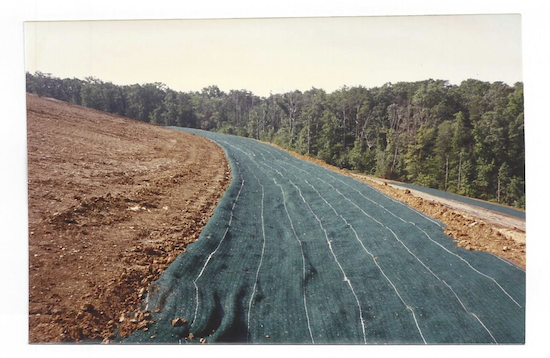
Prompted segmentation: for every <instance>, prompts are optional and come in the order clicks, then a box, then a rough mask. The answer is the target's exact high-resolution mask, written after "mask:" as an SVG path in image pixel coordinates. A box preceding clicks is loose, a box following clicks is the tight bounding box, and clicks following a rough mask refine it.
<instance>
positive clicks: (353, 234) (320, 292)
mask: <svg viewBox="0 0 550 358" xmlns="http://www.w3.org/2000/svg"><path fill="white" fill-rule="evenodd" d="M181 130H185V131H188V132H192V133H195V134H200V135H203V136H205V137H207V138H210V139H212V140H214V141H215V142H216V143H218V144H220V145H221V146H222V147H223V148H224V150H225V151H226V154H227V156H228V159H229V162H230V165H231V168H232V176H233V181H232V183H231V184H230V186H229V188H228V189H227V191H226V193H225V194H224V196H223V198H222V199H221V200H220V202H219V204H218V206H217V207H216V209H215V211H214V214H213V216H212V217H211V218H210V220H209V221H208V223H207V224H206V226H205V227H204V229H203V231H202V232H201V235H200V237H199V239H198V240H197V242H195V243H193V244H192V245H190V246H189V248H188V251H187V252H186V253H184V254H181V255H180V256H178V258H177V259H176V260H175V261H174V262H173V263H172V265H170V267H168V269H167V270H166V271H165V272H164V273H163V274H162V275H161V277H160V278H159V280H158V281H156V282H155V283H154V284H153V285H152V286H151V287H150V289H149V296H148V297H147V308H148V309H149V310H151V311H152V312H153V318H154V324H153V325H152V326H150V327H147V328H146V330H143V331H138V332H135V333H134V334H133V335H132V336H130V337H128V338H127V339H126V340H125V342H126V343H198V342H201V343H216V342H219V343H247V342H248V343H264V344H272V343H308V344H311V343H321V344H339V343H342V344H365V343H366V344H387V343H392V344H439V343H446V344H448V343H490V344H495V343H516V344H517V343H524V342H525V272H524V271H523V270H521V269H519V268H517V267H515V266H512V265H510V264H508V263H507V262H504V261H502V260H500V259H499V258H497V257H495V256H493V255H491V254H488V253H485V252H479V251H475V252H474V251H469V250H466V249H463V248H457V247H456V244H455V243H454V242H453V240H452V239H451V238H449V237H448V236H446V235H445V233H444V232H443V225H442V224H441V223H440V222H438V221H436V220H433V219H430V218H428V217H427V216H425V215H423V214H421V213H420V212H418V211H416V210H413V209H411V208H410V207H408V206H406V205H404V204H403V203H401V202H398V201H396V200H394V199H391V198H389V197H388V196H386V195H384V194H382V193H381V192H379V191H377V190H375V189H373V188H372V187H371V186H369V185H367V184H366V183H363V182H360V181H358V180H355V179H353V178H350V177H347V176H342V175H340V174H338V173H334V172H332V171H330V170H328V169H326V168H322V167H320V166H318V165H316V164H314V163H310V162H306V161H303V160H300V159H298V158H295V157H293V156H291V155H290V154H288V153H286V152H285V151H282V150H280V149H277V148H274V147H272V146H269V145H266V144H263V143H260V142H257V141H253V140H249V139H246V138H240V137H236V136H229V135H223V134H218V133H210V132H203V131H198V130H191V129H181ZM178 318H180V319H178Z"/></svg>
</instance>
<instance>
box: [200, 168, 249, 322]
mask: <svg viewBox="0 0 550 358" xmlns="http://www.w3.org/2000/svg"><path fill="white" fill-rule="evenodd" d="M239 176H241V170H240V167H239ZM243 187H244V179H243V178H242V176H241V187H240V188H239V192H238V193H237V196H236V197H235V201H234V202H233V206H232V208H231V213H230V216H229V222H228V224H227V229H226V230H225V233H224V234H223V237H222V239H221V240H220V242H219V243H218V246H217V247H216V249H215V250H214V251H212V252H211V253H210V255H208V258H207V259H206V262H205V263H204V266H203V267H202V270H201V272H200V273H199V275H198V276H197V278H195V279H194V280H193V285H194V286H195V302H196V304H195V314H194V316H193V321H192V322H191V326H192V325H193V323H195V320H196V319H197V312H198V310H199V287H198V285H197V281H198V280H199V278H201V276H202V274H203V272H204V270H205V269H206V266H207V265H208V263H209V262H210V259H211V258H212V256H214V255H215V254H216V252H217V251H218V249H219V248H220V246H221V244H222V242H223V241H224V240H225V237H226V235H227V232H228V231H229V228H230V227H231V222H232V220H233V211H234V209H235V205H236V204H237V200H239V196H240V195H241V191H242V189H243Z"/></svg>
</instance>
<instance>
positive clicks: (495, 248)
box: [272, 144, 526, 269]
mask: <svg viewBox="0 0 550 358" xmlns="http://www.w3.org/2000/svg"><path fill="white" fill-rule="evenodd" d="M272 145H273V144H272ZM274 146H275V147H277V148H279V149H282V150H286V149H285V148H282V147H279V146H276V145H274ZM286 151H287V152H288V153H290V154H292V155H293V156H295V157H297V158H300V159H304V160H308V161H310V162H313V163H316V164H318V165H321V166H323V167H325V168H328V169H330V170H333V171H336V172H338V173H340V174H343V175H347V176H350V177H352V178H355V179H359V180H362V181H364V182H366V183H367V184H369V185H371V186H373V187H375V188H376V189H378V190H379V191H381V192H383V193H384V194H386V195H388V196H390V197H392V198H394V199H397V200H400V201H402V202H404V203H406V204H407V205H409V206H411V207H413V208H415V209H417V210H419V211H421V212H423V213H425V214H427V215H429V216H431V217H432V218H435V219H437V220H439V221H441V222H442V223H444V224H445V226H446V227H445V228H444V231H445V233H446V234H447V235H449V236H450V237H451V238H453V239H454V240H455V241H456V243H457V246H460V247H464V248H466V249H468V250H479V251H486V252H490V253H492V254H495V255H497V256H499V257H501V258H503V259H506V260H508V261H510V262H513V263H514V264H516V265H517V266H519V267H521V268H524V269H525V265H526V259H525V255H526V252H525V251H526V239H525V220H522V219H518V218H515V217H511V216H508V215H505V214H500V213H497V212H494V211H491V210H485V209H483V208H480V207H476V206H472V205H468V204H464V203H459V202H456V201H453V200H448V199H443V198H438V197H436V196H433V195H429V194H425V193H421V192H419V191H416V190H409V189H406V188H402V187H399V186H394V185H391V184H389V183H388V182H386V181H384V180H382V179H378V178H372V177H369V176H365V175H357V174H353V173H350V172H349V171H346V170H342V169H340V168H337V167H335V166H332V165H329V164H327V163H325V162H324V161H322V160H319V159H316V158H312V157H308V156H306V155H301V154H298V153H295V152H292V151H289V150H286Z"/></svg>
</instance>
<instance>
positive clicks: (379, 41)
mask: <svg viewBox="0 0 550 358" xmlns="http://www.w3.org/2000/svg"><path fill="white" fill-rule="evenodd" d="M25 44H26V53H25V57H26V70H27V71H29V72H31V73H34V72H35V71H37V70H39V71H42V72H45V73H51V74H52V75H54V76H56V77H61V78H65V77H77V78H80V79H84V77H87V76H94V77H97V78H99V79H101V80H104V81H108V82H113V83H115V84H119V85H123V84H133V83H147V82H163V83H165V84H166V85H167V86H168V87H170V88H172V89H174V90H178V91H198V90H200V89H202V88H203V87H206V86H209V85H218V86H219V87H220V89H222V90H223V91H229V90H231V89H247V90H250V91H252V92H253V93H255V94H257V95H260V96H267V95H269V92H270V91H272V92H273V93H281V92H286V91H290V90H294V89H299V90H301V91H305V90H308V89H310V88H311V87H316V88H323V89H325V90H327V91H328V92H332V91H334V90H336V89H338V88H340V87H342V86H343V85H347V86H357V85H362V86H365V87H368V88H370V87H374V86H381V85H383V84H384V83H387V82H393V83H395V82H399V81H418V80H425V79H428V78H433V79H445V80H449V81H450V82H451V83H453V84H459V83H460V82H461V81H462V80H465V79H468V78H475V79H480V80H484V81H491V82H493V81H503V82H506V83H508V84H510V85H513V84H514V83H515V82H517V81H522V67H521V66H522V57H521V16H520V15H464V16H458V15H453V16H401V17H338V18H287V19H235V20H231V19H224V20H151V21H143V20H141V21H80V22H72V21H66V22H27V23H26V24H25Z"/></svg>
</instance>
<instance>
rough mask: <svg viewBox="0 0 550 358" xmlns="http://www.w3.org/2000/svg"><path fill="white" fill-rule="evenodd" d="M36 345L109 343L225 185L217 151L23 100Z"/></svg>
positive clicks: (190, 139)
mask: <svg viewBox="0 0 550 358" xmlns="http://www.w3.org/2000/svg"><path fill="white" fill-rule="evenodd" d="M27 126H28V127H27V128H28V131H27V135H28V195H29V234H30V236H29V341H30V342H31V343H43V342H48V343H50V342H59V341H82V340H99V341H101V340H103V339H106V340H109V338H112V337H113V333H114V331H115V330H118V331H120V332H121V333H125V332H129V331H132V330H134V329H135V328H136V326H138V325H140V324H142V323H141V322H135V323H134V322H130V319H127V320H124V321H122V322H121V321H120V317H121V316H122V314H124V313H125V312H128V311H134V310H135V309H136V308H137V307H138V304H139V302H141V300H140V298H141V295H143V293H144V291H145V290H146V288H147V286H148V284H149V283H150V282H152V281H154V280H155V279H156V278H157V277H158V276H159V274H160V273H161V272H162V270H163V269H164V268H165V267H167V265H168V263H170V262H171V261H172V260H173V259H174V258H175V257H176V256H177V254H178V253H180V252H183V251H184V250H185V246H186V245H187V243H189V242H191V241H193V240H194V239H195V238H196V237H198V232H200V230H201V228H202V226H203V225H204V224H205V223H206V221H207V219H208V217H209V216H210V215H211V213H212V210H213V208H214V207H215V205H216V203H217V201H218V200H219V198H220V197H221V195H222V194H223V192H224V190H225V188H226V187H227V185H229V181H230V179H229V165H228V163H227V160H226V158H225V154H224V151H223V149H222V148H220V147H219V146H217V145H216V144H215V143H213V142H211V141H209V140H207V139H205V138H203V137H200V136H195V135H191V134H189V133H182V132H175V131H171V130H168V129H166V128H162V127H159V126H153V125H149V124H146V123H142V122H138V121H135V120H131V119H127V118H123V117H120V116H115V115H112V114H108V113H104V112H100V111H96V110H92V109H88V108H83V107H79V106H75V105H70V104H68V103H64V102H60V101H57V100H53V99H47V98H40V97H37V96H34V95H27Z"/></svg>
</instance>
